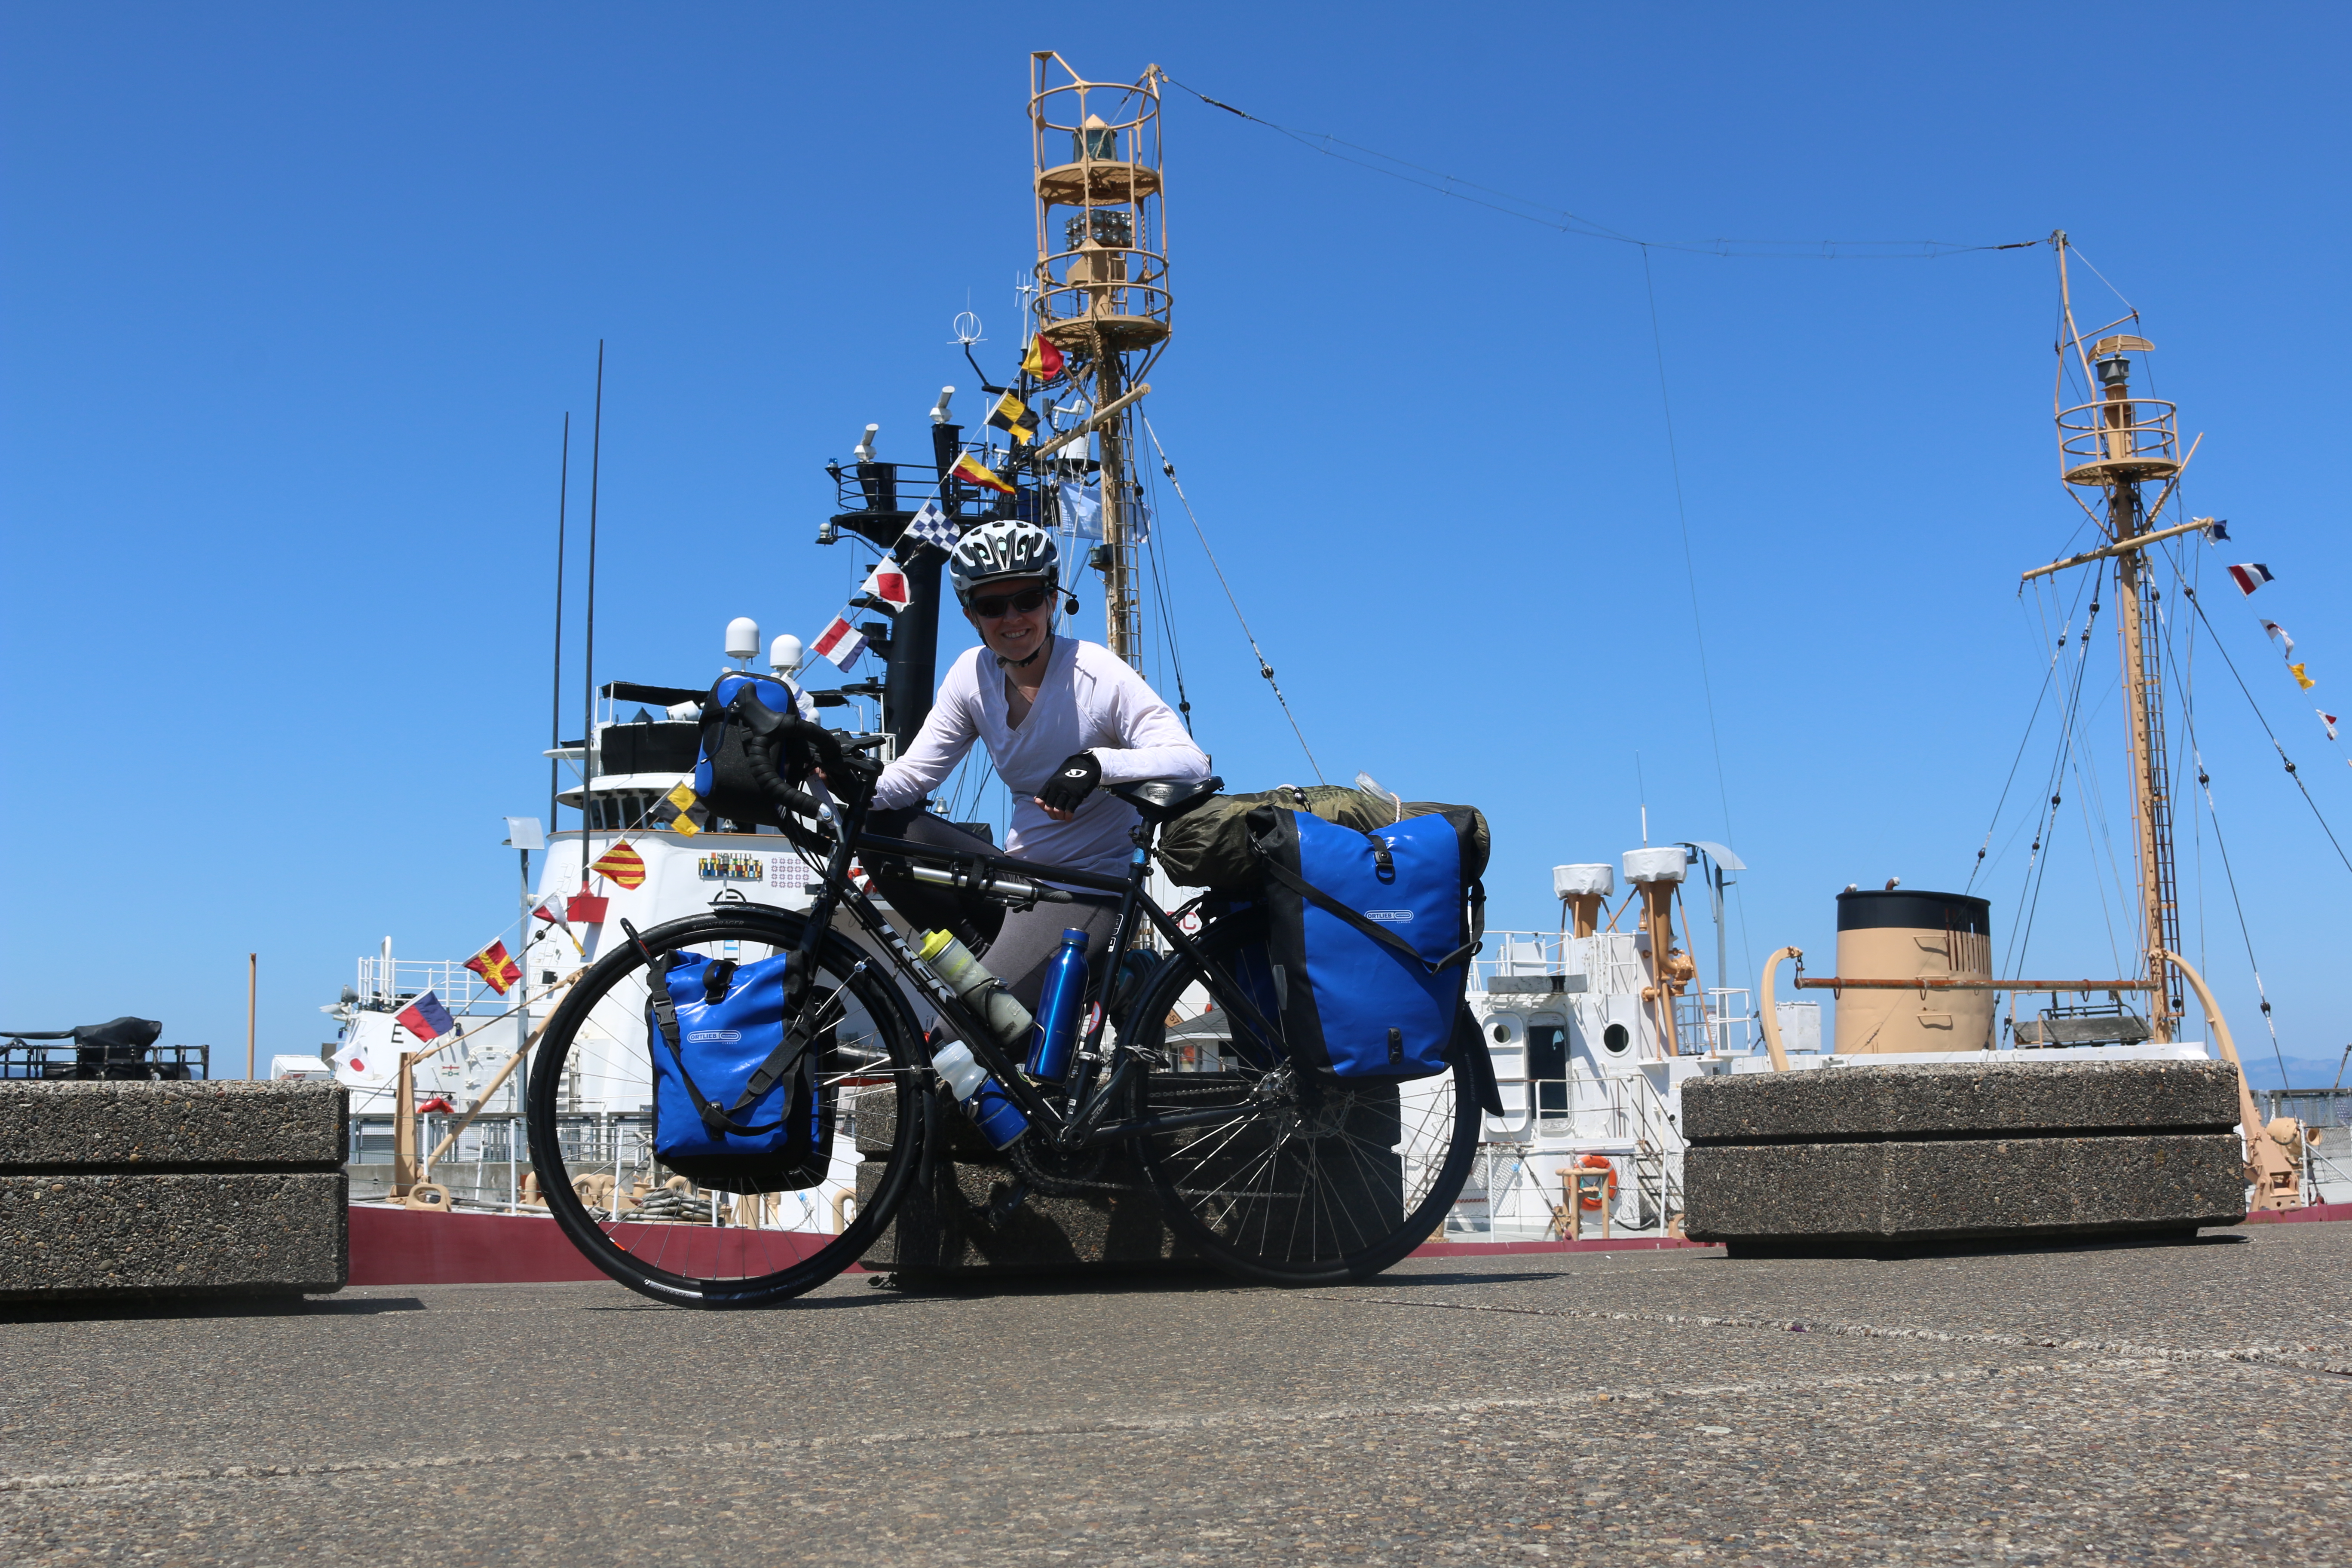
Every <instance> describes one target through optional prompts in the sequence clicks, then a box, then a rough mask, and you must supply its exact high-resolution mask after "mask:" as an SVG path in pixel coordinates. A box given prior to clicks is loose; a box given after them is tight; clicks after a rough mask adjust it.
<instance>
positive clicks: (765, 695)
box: [694, 672, 815, 830]
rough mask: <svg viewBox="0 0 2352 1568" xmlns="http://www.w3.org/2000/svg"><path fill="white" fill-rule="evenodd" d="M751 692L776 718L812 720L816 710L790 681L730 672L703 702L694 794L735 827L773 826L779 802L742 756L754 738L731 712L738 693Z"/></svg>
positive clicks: (754, 698) (748, 760)
mask: <svg viewBox="0 0 2352 1568" xmlns="http://www.w3.org/2000/svg"><path fill="white" fill-rule="evenodd" d="M746 687H749V688H750V689H751V698H752V700H753V701H756V702H758V703H760V704H761V706H762V707H764V708H766V709H767V710H769V711H770V712H772V713H782V714H787V715H789V716H791V717H793V718H797V719H808V718H811V717H813V716H814V712H815V710H814V708H813V707H811V708H803V706H802V700H801V693H800V690H799V689H798V688H796V687H794V686H793V684H792V683H791V682H789V681H784V680H778V679H773V678H772V677H769V676H764V675H741V674H735V673H731V672H730V673H729V674H726V675H722V676H720V677H719V680H718V683H717V684H716V685H714V686H712V687H711V689H710V695H709V697H706V698H704V699H703V701H702V745H701V751H700V753H699V755H698V758H697V759H696V762H695V764H694V793H695V794H696V795H699V796H701V797H702V804H703V805H707V806H709V808H710V810H711V811H712V812H713V813H715V814H716V815H718V816H723V817H725V818H727V819H728V820H729V821H730V822H735V823H740V824H745V825H749V824H751V823H760V822H771V823H772V822H774V821H775V820H776V806H775V803H774V802H773V801H772V800H771V799H769V797H768V794H767V792H766V791H765V790H763V789H761V787H760V785H759V781H758V780H757V779H755V778H754V777H753V776H752V773H751V761H750V759H749V758H747V757H746V756H745V755H744V754H743V745H744V742H746V741H747V740H748V739H750V737H749V736H748V735H747V734H746V732H745V729H744V726H743V725H742V724H741V723H740V722H738V721H736V719H735V716H734V715H733V714H731V713H730V712H729V711H728V707H729V705H730V703H732V702H733V701H734V700H735V697H736V694H737V693H738V692H739V691H741V690H742V689H744V688H746ZM747 830H748V827H747Z"/></svg>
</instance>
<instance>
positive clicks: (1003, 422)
mask: <svg viewBox="0 0 2352 1568" xmlns="http://www.w3.org/2000/svg"><path fill="white" fill-rule="evenodd" d="M988 425H989V428H990V429H992V430H1002V431H1003V432H1005V433H1006V434H1007V435H1009V436H1011V437H1013V439H1014V440H1016V441H1022V442H1031V441H1034V440H1036V439H1037V416H1035V415H1034V414H1032V413H1030V412H1029V405H1028V404H1027V403H1025V402H1024V401H1023V400H1022V397H1021V395H1020V394H1019V393H1017V392H1008V393H1006V394H1005V395H1003V397H1000V398H998V399H997V400H996V406H995V407H993V408H992V409H990V410H989V411H988ZM958 467H959V468H961V465H960V464H959V465H958ZM982 482H985V481H982Z"/></svg>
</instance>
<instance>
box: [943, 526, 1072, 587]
mask: <svg viewBox="0 0 2352 1568" xmlns="http://www.w3.org/2000/svg"><path fill="white" fill-rule="evenodd" d="M1061 553H1062V552H1060V551H1059V550H1057V549H1056V548H1055V545H1054V536H1053V535H1052V534H1050V533H1048V532H1046V531H1045V530H1044V529H1042V528H1040V527H1038V526H1037V525H1036V524H1035V523H1034V522H1023V521H1020V520H1019V519H1017V518H999V519H998V520H996V521H993V522H983V523H982V524H981V525H980V526H979V527H978V528H975V529H973V530H972V531H971V532H969V533H967V534H965V535H964V536H963V537H962V538H961V539H959V540H957V541H956V546H955V549H954V550H952V551H950V552H949V554H948V576H949V578H950V580H951V581H952V582H953V583H954V584H955V594H956V602H957V603H958V604H960V605H969V604H970V603H971V595H972V592H973V590H975V589H977V588H979V587H981V586H982V584H988V583H995V582H1001V581H1003V580H1005V579H1007V578H1013V577H1043V578H1044V579H1045V586H1046V587H1047V588H1048V589H1051V588H1055V587H1058V586H1059V585H1060V584H1061Z"/></svg>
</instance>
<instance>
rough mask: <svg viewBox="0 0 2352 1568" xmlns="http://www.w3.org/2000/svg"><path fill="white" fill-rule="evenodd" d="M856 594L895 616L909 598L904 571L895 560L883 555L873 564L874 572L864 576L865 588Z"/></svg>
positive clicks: (903, 607) (904, 606)
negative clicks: (874, 602)
mask: <svg viewBox="0 0 2352 1568" xmlns="http://www.w3.org/2000/svg"><path fill="white" fill-rule="evenodd" d="M858 592H859V593H861V594H863V595H866V597H867V598H869V599H873V600H875V601H877V603H879V604H880V605H882V607H883V608H884V609H886V610H888V611H889V612H890V613H891V614H892V615H894V616H895V615H897V614H898V612H899V611H900V610H903V609H905V608H906V607H907V600H908V597H909V593H908V587H907V574H906V570H905V569H904V568H903V567H901V566H900V565H899V564H898V561H897V560H896V559H895V558H893V557H891V556H888V555H885V556H884V557H882V559H881V560H879V561H877V562H876V563H874V570H873V571H872V572H871V573H869V574H866V586H864V587H863V588H860V589H859V590H858Z"/></svg>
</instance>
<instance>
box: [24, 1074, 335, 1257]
mask: <svg viewBox="0 0 2352 1568" xmlns="http://www.w3.org/2000/svg"><path fill="white" fill-rule="evenodd" d="M93 1087H96V1086H93ZM123 1087H138V1086H123ZM350 1274H351V1234H350V1215H349V1205H348V1201H347V1199H346V1196H345V1191H344V1183H343V1177H342V1175H341V1173H340V1172H338V1173H331V1174H330V1173H320V1172H305V1173H286V1174H266V1173H221V1174H209V1175H163V1176H154V1175H131V1176H126V1175H76V1174H49V1175H38V1176H32V1175H0V1301H28V1300H44V1301H54V1300H89V1299H104V1298H110V1297H124V1296H154V1295H164V1296H273V1295H295V1294H299V1293H303V1292H310V1291H327V1290H340V1289H342V1287H343V1282H344V1281H345V1279H348V1278H349V1277H350Z"/></svg>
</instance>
